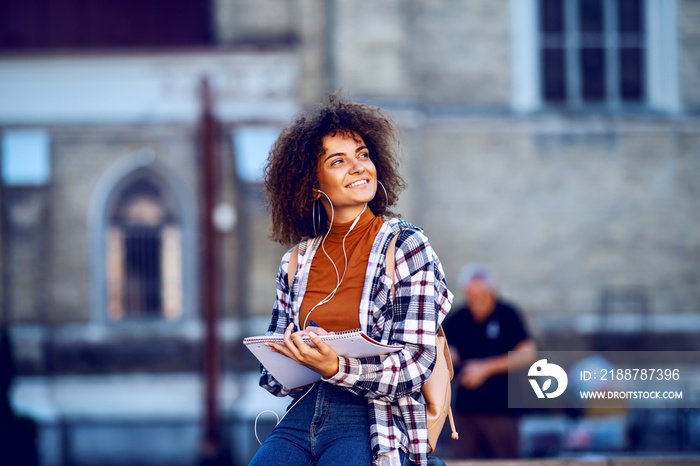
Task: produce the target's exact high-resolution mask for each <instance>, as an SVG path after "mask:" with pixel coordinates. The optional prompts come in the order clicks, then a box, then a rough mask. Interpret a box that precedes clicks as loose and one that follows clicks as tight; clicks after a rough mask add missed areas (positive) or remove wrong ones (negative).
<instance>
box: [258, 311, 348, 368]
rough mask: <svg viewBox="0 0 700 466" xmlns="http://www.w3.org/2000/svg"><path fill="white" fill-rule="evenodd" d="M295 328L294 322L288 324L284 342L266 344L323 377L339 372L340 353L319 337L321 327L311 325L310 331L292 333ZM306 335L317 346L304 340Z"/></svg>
mask: <svg viewBox="0 0 700 466" xmlns="http://www.w3.org/2000/svg"><path fill="white" fill-rule="evenodd" d="M293 328H294V324H293V323H290V324H289V325H288V326H287V330H286V331H285V332H284V344H279V343H273V342H268V343H265V345H266V346H269V347H270V348H272V351H275V352H277V353H281V354H284V355H285V356H287V357H288V358H290V359H293V360H294V361H296V362H298V363H299V364H301V365H303V366H306V367H308V368H309V369H311V370H313V371H315V372H318V373H319V374H321V375H322V376H323V377H326V378H329V377H333V376H334V375H335V374H337V373H338V368H339V367H340V363H339V362H338V355H337V354H336V352H335V351H333V348H331V347H330V346H328V345H327V344H326V343H325V342H324V341H323V340H321V339H320V338H319V337H318V333H319V332H318V330H319V328H320V327H311V328H312V330H310V331H308V332H307V331H306V330H302V331H299V332H294V333H292V329H293ZM324 332H325V330H324ZM305 335H308V336H309V337H310V338H311V342H312V343H313V344H314V345H315V346H310V345H308V344H306V343H305V342H304V339H303V337H304V336H305Z"/></svg>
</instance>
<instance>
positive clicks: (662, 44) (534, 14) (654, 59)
mask: <svg viewBox="0 0 700 466" xmlns="http://www.w3.org/2000/svg"><path fill="white" fill-rule="evenodd" d="M644 9H645V11H644V16H645V39H646V44H645V50H646V55H645V58H646V59H645V74H646V76H645V78H646V89H645V93H646V95H645V98H644V101H643V102H642V105H641V109H643V110H646V111H651V112H662V113H671V114H674V113H679V112H680V111H681V104H680V92H679V84H678V19H677V0H645V3H644ZM510 13H511V30H512V34H511V53H512V56H511V61H512V70H513V73H512V83H511V106H512V109H513V111H514V112H516V113H533V112H540V111H543V110H546V109H547V103H546V102H544V100H543V99H542V95H541V86H540V81H541V76H540V54H539V27H538V18H539V1H538V0H511V1H510ZM573 104H574V105H576V103H573ZM566 107H569V106H565V108H566ZM569 108H574V107H569ZM576 108H583V109H586V106H585V105H581V106H580V107H576ZM596 108H600V107H596ZM603 108H605V109H606V111H611V110H612V111H614V110H615V108H614V102H611V103H610V104H609V105H607V104H606V106H604V107H603Z"/></svg>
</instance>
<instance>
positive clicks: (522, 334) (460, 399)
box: [442, 299, 529, 414]
mask: <svg viewBox="0 0 700 466" xmlns="http://www.w3.org/2000/svg"><path fill="white" fill-rule="evenodd" d="M442 327H443V329H444V330H445V336H446V337H447V341H448V343H449V344H450V346H453V347H456V348H457V350H458V351H459V357H460V359H461V360H462V361H463V362H464V361H466V360H468V359H482V358H489V357H492V356H500V355H503V354H506V353H508V351H511V350H512V349H513V348H515V346H516V345H517V344H518V343H520V342H521V341H523V340H527V339H528V338H529V337H528V333H527V330H526V328H525V325H524V323H523V321H522V319H521V318H520V313H519V312H518V311H517V310H516V309H515V307H513V306H511V305H509V304H507V303H505V302H503V301H501V300H500V299H499V300H498V301H497V302H496V307H495V309H494V310H493V312H492V313H491V315H489V316H488V317H487V318H486V319H485V320H484V321H483V322H481V323H476V322H475V321H474V318H473V316H472V313H471V311H470V310H469V308H468V307H466V306H465V307H462V308H460V309H458V310H457V311H456V312H454V313H453V314H451V315H450V316H448V318H447V319H446V320H445V322H444V323H443V326H442ZM459 370H460V367H455V377H457V374H458V373H459ZM455 410H456V411H457V412H459V413H481V414H494V413H498V414H505V413H508V374H505V373H504V374H498V375H495V376H493V377H490V378H489V379H487V380H486V381H485V382H484V384H483V385H481V387H479V388H477V389H476V390H471V389H467V388H465V387H462V386H459V388H458V389H457V399H456V402H455Z"/></svg>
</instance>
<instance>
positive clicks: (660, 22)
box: [510, 0, 680, 113]
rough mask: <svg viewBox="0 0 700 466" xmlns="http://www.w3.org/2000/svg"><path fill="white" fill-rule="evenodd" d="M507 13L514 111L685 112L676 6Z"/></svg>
mask: <svg viewBox="0 0 700 466" xmlns="http://www.w3.org/2000/svg"><path fill="white" fill-rule="evenodd" d="M510 5H511V25H512V29H513V35H512V37H513V39H512V49H513V55H512V58H513V66H512V70H513V80H512V83H513V84H512V92H513V93H512V95H513V99H512V104H513V109H514V110H515V111H517V112H532V111H539V110H543V109H573V110H579V109H583V110H603V111H613V112H614V111H627V110H637V111H639V110H642V111H661V112H669V113H677V112H679V111H680V97H679V95H680V94H679V86H678V45H677V42H678V39H677V38H678V31H677V30H678V25H677V8H676V0H511V3H510Z"/></svg>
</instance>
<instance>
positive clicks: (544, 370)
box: [527, 359, 569, 398]
mask: <svg viewBox="0 0 700 466" xmlns="http://www.w3.org/2000/svg"><path fill="white" fill-rule="evenodd" d="M527 375H528V377H535V378H534V379H533V378H531V379H528V381H529V382H530V385H532V389H533V390H535V394H536V395H537V398H544V397H545V396H546V397H547V398H556V397H558V396H559V395H561V394H562V393H564V390H566V386H567V385H568V384H569V378H568V377H567V376H566V371H564V369H562V368H561V367H559V366H557V365H556V364H549V363H547V360H546V359H540V360H539V361H535V363H534V364H533V365H532V366H530V370H529V371H528V372H527ZM545 377H546V379H545V380H544V383H543V384H542V386H541V387H540V383H539V382H538V380H537V379H538V378H545ZM553 378H554V379H556V381H557V388H556V390H554V391H553V392H548V390H549V389H550V388H551V387H552V379H553Z"/></svg>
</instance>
